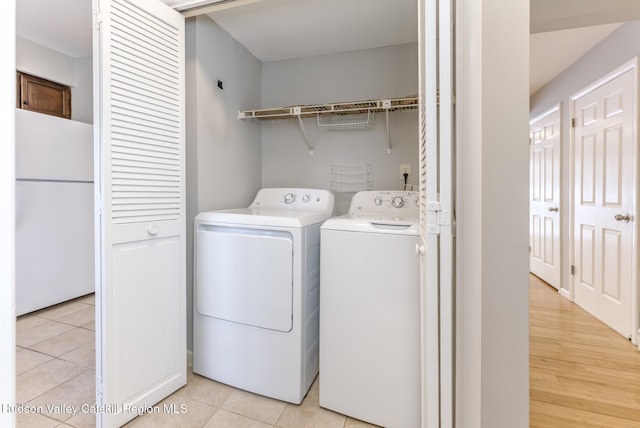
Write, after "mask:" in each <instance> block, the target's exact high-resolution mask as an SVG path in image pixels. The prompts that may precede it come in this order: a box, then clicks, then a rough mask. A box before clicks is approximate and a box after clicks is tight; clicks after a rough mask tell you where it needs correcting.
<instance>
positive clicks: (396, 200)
mask: <svg viewBox="0 0 640 428" xmlns="http://www.w3.org/2000/svg"><path fill="white" fill-rule="evenodd" d="M391 205H393V207H394V208H402V207H403V206H404V199H402V196H396V197H395V198H393V199H392V200H391Z"/></svg>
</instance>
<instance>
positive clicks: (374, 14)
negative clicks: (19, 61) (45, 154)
mask: <svg viewBox="0 0 640 428" xmlns="http://www.w3.org/2000/svg"><path fill="white" fill-rule="evenodd" d="M162 1H164V2H165V3H168V4H170V5H172V6H175V7H177V8H179V6H180V4H183V5H198V4H201V3H203V2H204V1H205V0H162ZM209 1H211V0H209ZM91 3H92V2H91V1H90V0H47V1H42V0H17V21H16V25H17V34H18V35H19V36H21V37H24V38H26V39H29V40H32V41H34V42H36V43H39V44H41V45H44V46H47V47H49V48H51V49H55V50H57V51H59V52H62V53H64V54H65V55H67V56H70V57H73V58H79V57H86V56H90V55H91V50H92V44H91ZM416 4H417V2H416V0H377V1H375V2H374V1H371V0H348V1H347V0H235V1H232V2H221V3H219V4H217V5H213V6H211V9H210V10H208V11H207V12H208V15H209V16H210V17H211V18H213V19H214V20H216V22H218V24H219V25H220V26H221V27H222V28H224V29H225V30H226V31H227V32H228V33H230V34H231V35H232V36H233V37H234V38H236V39H237V40H238V41H239V42H240V43H242V44H243V45H244V46H246V47H247V49H249V50H250V51H251V52H252V53H253V54H254V55H255V56H256V57H257V58H259V59H260V60H261V61H275V60H281V59H289V58H299V57H304V56H313V55H321V54H328V53H335V52H346V51H352V50H357V49H366V48H373V47H381V46H389V45H394V44H402V43H410V42H415V41H416V40H417V25H416V19H415V17H416V15H417V12H416ZM233 6H236V7H233ZM336 11H338V13H336ZM189 13H190V12H189V11H187V12H185V14H187V15H188V14H189ZM634 19H640V1H638V0H607V1H606V2H604V1H602V0H531V33H532V34H531V73H530V80H531V83H530V93H534V92H536V91H537V90H538V89H539V88H541V87H542V86H544V84H546V83H547V82H548V81H549V80H551V79H552V78H553V77H555V76H556V75H557V74H559V73H560V72H562V71H563V70H564V69H566V68H567V67H568V66H569V65H571V64H572V63H573V62H574V61H575V60H577V59H578V58H579V57H580V56H582V55H583V54H584V53H585V52H586V51H588V50H589V49H591V48H592V47H593V46H594V45H595V44H597V43H598V42H599V41H600V40H602V39H603V38H604V37H606V36H607V35H608V34H609V33H610V32H612V31H614V30H615V29H616V28H617V27H618V26H619V25H620V24H619V23H620V22H623V21H626V20H634ZM603 24H606V25H603Z"/></svg>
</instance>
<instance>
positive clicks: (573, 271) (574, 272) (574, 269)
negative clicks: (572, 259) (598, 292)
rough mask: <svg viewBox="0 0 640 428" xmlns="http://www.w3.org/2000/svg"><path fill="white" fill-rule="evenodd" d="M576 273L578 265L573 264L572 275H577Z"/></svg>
mask: <svg viewBox="0 0 640 428" xmlns="http://www.w3.org/2000/svg"><path fill="white" fill-rule="evenodd" d="M575 274H576V267H575V266H574V265H571V275H575Z"/></svg>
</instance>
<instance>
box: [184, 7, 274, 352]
mask: <svg viewBox="0 0 640 428" xmlns="http://www.w3.org/2000/svg"><path fill="white" fill-rule="evenodd" d="M260 73H261V63H260V62H259V61H258V60H257V59H256V58H255V57H253V56H252V55H251V54H250V53H249V52H248V51H247V50H246V49H245V48H244V47H243V46H242V45H240V44H239V43H238V42H237V41H235V40H234V39H233V38H231V37H230V36H229V35H228V34H227V33H226V32H224V31H223V30H222V29H221V28H220V27H219V26H218V25H217V24H216V23H214V22H213V21H212V20H211V19H209V18H208V17H206V16H199V17H197V18H195V19H190V20H188V21H187V24H186V90H187V95H186V115H187V119H186V120H187V130H186V139H187V143H186V144H187V147H186V161H187V177H186V185H187V201H186V202H187V309H188V313H187V317H188V318H187V322H188V343H187V345H188V349H193V346H192V337H193V334H192V332H193V328H192V307H193V218H194V216H195V215H196V214H197V213H198V212H200V211H211V210H219V209H225V208H238V207H242V206H248V205H249V203H250V202H251V201H252V200H253V197H254V196H255V194H256V192H257V191H258V189H259V188H260V186H261V159H262V156H261V146H260V127H259V126H260V125H259V124H258V123H253V122H249V121H239V120H238V119H237V115H238V110H240V109H241V107H244V106H248V105H251V106H259V105H260ZM218 80H222V81H223V86H224V89H223V90H220V89H219V88H218V87H217V81H218Z"/></svg>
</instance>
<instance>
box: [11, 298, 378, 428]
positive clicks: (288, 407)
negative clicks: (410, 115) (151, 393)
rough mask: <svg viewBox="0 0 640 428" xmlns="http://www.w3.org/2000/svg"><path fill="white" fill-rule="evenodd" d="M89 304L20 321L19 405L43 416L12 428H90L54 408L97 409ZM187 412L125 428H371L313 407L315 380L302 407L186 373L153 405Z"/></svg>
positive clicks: (150, 417)
mask: <svg viewBox="0 0 640 428" xmlns="http://www.w3.org/2000/svg"><path fill="white" fill-rule="evenodd" d="M94 305H95V302H94V296H93V295H90V296H85V297H81V298H79V299H75V300H72V301H70V302H67V303H63V304H60V305H56V306H53V307H51V308H47V309H43V310H41V311H38V312H33V313H31V314H27V315H23V316H21V317H18V320H17V323H16V330H17V333H16V343H17V350H16V352H17V353H16V366H17V375H18V378H17V401H18V403H19V404H25V405H28V406H39V407H41V408H42V409H43V411H42V412H41V413H33V414H24V413H21V414H18V415H17V427H18V428H32V427H33V428H40V427H42V428H47V427H76V428H85V427H94V426H95V419H94V415H91V414H84V413H81V412H78V413H77V414H75V415H73V414H72V413H70V412H66V411H64V410H62V409H60V408H59V407H57V408H53V407H51V406H56V405H57V406H64V405H66V406H81V405H82V404H89V405H93V404H95V383H94V382H95V331H94V330H95V323H94V317H95V313H94V311H95V306H94ZM164 404H168V405H170V404H174V405H175V408H176V409H179V408H180V406H181V405H186V409H187V412H185V413H174V414H171V413H158V414H152V413H149V414H145V415H142V416H140V417H137V418H136V419H134V420H132V421H131V422H129V423H128V424H126V425H125V426H126V427H127V428H129V427H134V428H144V427H153V428H157V427H168V428H169V427H170V428H173V427H181V428H183V427H184V428H188V427H194V428H203V427H204V428H227V427H228V428H233V427H243V428H269V427H278V428H333V427H335V428H364V427H373V426H374V425H370V424H367V423H364V422H361V421H358V420H355V419H352V418H349V417H346V416H344V415H341V414H338V413H335V412H332V411H329V410H326V409H323V408H321V407H320V406H319V405H318V380H317V379H316V381H315V382H314V384H313V386H312V387H311V389H310V391H309V393H308V394H307V396H306V397H305V399H304V401H303V402H302V404H300V405H294V404H289V403H285V402H282V401H278V400H273V399H271V398H267V397H263V396H260V395H256V394H252V393H249V392H246V391H242V390H240V389H236V388H232V387H230V386H228V385H224V384H221V383H218V382H215V381H213V380H210V379H207V378H204V377H202V376H199V375H197V374H194V373H192V372H191V371H190V370H189V374H188V378H187V385H186V386H184V387H183V388H181V389H180V390H178V391H176V392H175V393H174V394H173V395H171V396H170V397H167V398H166V399H165V400H164V401H162V402H161V403H159V408H160V409H163V408H164Z"/></svg>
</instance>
